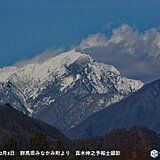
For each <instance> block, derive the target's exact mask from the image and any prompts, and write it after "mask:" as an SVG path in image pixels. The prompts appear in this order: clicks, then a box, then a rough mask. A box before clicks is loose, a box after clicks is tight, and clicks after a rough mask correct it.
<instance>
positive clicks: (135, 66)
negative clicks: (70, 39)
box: [77, 24, 160, 82]
mask: <svg viewBox="0 0 160 160" xmlns="http://www.w3.org/2000/svg"><path fill="white" fill-rule="evenodd" d="M77 48H78V49H80V50H83V51H85V52H87V53H88V54H90V55H91V56H92V57H94V58H95V59H97V60H99V61H102V62H105V63H109V64H113V65H114V66H116V67H117V68H119V70H120V71H121V72H122V73H123V74H125V75H126V76H128V77H130V78H136V79H142V80H143V81H145V82H148V81H151V80H153V79H156V78H160V72H159V69H160V32H159V30H158V29H155V28H152V29H150V30H147V31H145V32H143V33H140V32H139V31H138V30H137V29H135V28H134V27H132V26H129V25H127V24H122V25H121V26H120V27H118V28H114V29H113V30H112V34H111V36H107V35H105V34H102V33H96V34H93V35H89V36H88V37H87V38H86V39H83V40H82V41H81V43H80V45H79V46H78V47H77Z"/></svg>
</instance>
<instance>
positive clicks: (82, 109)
mask: <svg viewBox="0 0 160 160" xmlns="http://www.w3.org/2000/svg"><path fill="white" fill-rule="evenodd" d="M4 82H6V83H4ZM142 86H143V83H142V82H141V81H137V80H132V79H128V78H126V77H125V76H123V75H122V74H121V73H120V72H119V71H118V70H117V69H116V68H115V67H114V66H112V65H108V64H103V63H99V62H96V61H95V60H94V59H92V58H91V57H90V56H89V55H87V54H85V53H81V52H78V51H76V50H75V49H73V50H71V51H68V52H64V53H61V54H59V55H57V56H54V57H52V58H49V59H47V60H45V61H43V62H33V61H32V63H29V64H26V65H24V66H20V67H5V68H0V102H8V101H9V102H10V103H11V104H12V105H13V106H15V107H16V108H17V109H19V110H21V111H23V112H25V113H27V114H28V112H29V113H30V114H31V115H32V116H34V117H38V118H39V119H41V120H44V121H45V122H48V123H50V124H52V123H53V124H54V125H55V126H56V127H58V128H59V129H62V130H65V129H67V128H70V127H74V126H75V125H77V124H78V123H79V122H80V121H82V120H84V119H85V118H86V117H88V116H90V115H91V114H93V113H95V112H97V111H99V110H101V109H104V108H106V107H108V106H110V105H111V104H113V103H115V102H118V101H120V100H121V99H123V98H125V97H126V96H128V95H129V94H131V93H133V92H134V91H136V90H138V89H140V88H141V87H142ZM4 93H5V94H4ZM17 106H18V107H17ZM43 110H44V112H43ZM45 113H47V114H45Z"/></svg>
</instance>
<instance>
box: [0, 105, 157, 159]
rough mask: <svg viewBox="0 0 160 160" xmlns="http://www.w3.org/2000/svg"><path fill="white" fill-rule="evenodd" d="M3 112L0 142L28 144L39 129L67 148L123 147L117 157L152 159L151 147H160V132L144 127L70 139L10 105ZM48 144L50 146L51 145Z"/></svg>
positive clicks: (105, 149) (1, 113)
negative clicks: (8, 140)
mask: <svg viewBox="0 0 160 160" xmlns="http://www.w3.org/2000/svg"><path fill="white" fill-rule="evenodd" d="M0 115H1V116H0V131H1V134H0V146H1V144H2V143H3V141H4V140H6V139H8V138H9V137H15V138H16V140H17V141H18V147H19V149H20V150H21V149H24V148H26V147H27V145H28V142H29V140H30V138H31V137H32V136H33V135H34V134H35V133H36V132H42V133H43V134H44V135H45V136H46V138H47V141H48V143H49V144H50V145H51V146H53V144H55V140H56V139H57V137H60V139H61V142H62V145H65V146H67V147H66V148H65V149H66V150H71V151H74V150H82V151H92V150H93V151H94V150H98V151H112V150H113V151H114V150H117V151H120V152H121V154H120V156H118V157H115V156H114V157H111V158H112V159H118V160H124V159H125V160H138V159H141V160H146V159H149V160H150V159H151V157H150V151H151V150H152V149H157V150H158V149H159V145H160V136H159V135H158V134H156V133H155V132H153V131H152V130H149V129H147V128H144V127H136V128H127V129H117V130H113V131H111V132H110V133H108V134H105V135H104V136H103V137H94V138H89V139H83V140H69V139H67V138H66V137H65V136H64V135H63V134H61V133H60V132H59V131H58V130H57V129H56V128H54V127H52V126H49V125H47V124H45V123H42V122H40V121H37V120H35V119H33V118H31V117H27V116H26V115H24V114H22V113H20V112H19V111H17V110H15V109H14V108H13V107H11V106H9V105H5V106H0ZM66 144H67V145H66ZM48 147H49V148H48V149H49V150H50V149H51V148H50V146H48ZM52 149H53V148H52ZM1 158H2V157H1ZM53 158H54V157H53ZM53 158H52V159H53ZM91 158H93V157H91V156H83V157H81V158H80V159H81V160H89V159H91ZM4 159H6V157H4ZM21 159H23V157H21ZM24 159H26V158H24ZM72 159H73V157H72ZM94 159H95V160H103V159H106V157H100V156H99V157H95V158H94ZM109 159H110V158H109Z"/></svg>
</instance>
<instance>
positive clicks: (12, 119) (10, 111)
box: [0, 105, 68, 147]
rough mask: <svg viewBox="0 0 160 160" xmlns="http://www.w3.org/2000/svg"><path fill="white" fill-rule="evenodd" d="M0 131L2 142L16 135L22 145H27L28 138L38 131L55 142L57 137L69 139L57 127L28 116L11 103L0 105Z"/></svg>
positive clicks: (0, 140) (0, 141)
mask: <svg viewBox="0 0 160 160" xmlns="http://www.w3.org/2000/svg"><path fill="white" fill-rule="evenodd" d="M0 131H1V134H0V143H2V142H3V140H4V139H7V138H10V137H12V136H14V137H15V138H16V139H17V140H18V143H19V144H20V146H22V147H24V146H26V145H27V142H28V140H29V139H30V138H31V137H32V136H33V135H34V134H35V133H37V132H41V133H43V134H44V135H45V136H46V137H47V139H48V140H49V141H50V142H51V143H53V144H54V142H55V139H56V138H57V137H61V139H63V140H64V141H68V139H67V138H66V137H65V136H64V135H63V134H62V133H61V132H59V131H58V130H57V129H56V128H54V127H51V126H50V125H48V124H45V123H43V122H40V121H38V120H35V119H33V118H31V117H28V116H26V115H24V114H23V113H21V112H19V111H17V110H16V109H14V108H13V107H11V106H10V105H3V106H0Z"/></svg>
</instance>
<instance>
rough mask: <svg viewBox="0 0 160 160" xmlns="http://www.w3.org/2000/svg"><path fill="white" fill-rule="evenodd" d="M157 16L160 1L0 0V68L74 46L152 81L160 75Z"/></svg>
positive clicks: (122, 70) (159, 15)
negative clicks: (117, 40)
mask: <svg viewBox="0 0 160 160" xmlns="http://www.w3.org/2000/svg"><path fill="white" fill-rule="evenodd" d="M159 17H160V1H159V0H0V67H3V66H8V65H13V64H15V63H17V62H18V61H22V60H25V59H30V58H32V57H35V56H37V55H39V54H40V53H44V51H45V50H48V49H49V50H55V49H57V48H64V50H67V49H69V48H70V47H71V46H72V47H73V46H76V47H77V48H79V49H80V50H85V51H86V52H88V53H89V54H91V55H92V56H94V58H96V59H97V60H99V61H103V62H104V63H111V64H113V65H115V66H116V67H117V68H118V69H120V71H121V72H122V73H123V74H124V75H126V76H128V77H129V78H135V79H141V80H143V81H145V82H149V81H151V80H153V79H156V78H159V76H160V75H158V74H159V72H158V67H160V65H159V63H158V60H159V52H160V51H159V47H158V46H160V42H159V41H160V39H159V28H160V18H159ZM126 33H127V34H126ZM116 36H117V37H118V38H119V37H121V39H123V40H121V41H119V42H118V43H117V42H116V41H114V40H115V39H117V38H115V37H116ZM146 37H147V40H146V39H145V38H146ZM135 39H136V40H137V41H138V42H139V43H140V45H139V43H136V42H137V41H135ZM93 41H94V42H95V43H93ZM110 41H112V43H111V42H110ZM128 41H134V43H132V44H131V43H130V44H128V46H129V47H128V48H126V45H127V44H126V43H128ZM146 41H147V42H146ZM152 42H154V43H152ZM99 43H101V44H100V45H99ZM151 43H152V46H151V47H149V48H147V47H148V46H150V44H151ZM88 44H89V45H88ZM137 47H138V48H137ZM129 50H132V51H134V52H133V53H131V51H129ZM147 50H149V51H150V52H151V53H149V52H147ZM100 51H101V52H100ZM140 51H142V53H140V54H139V52H140ZM124 52H125V53H124ZM137 52H138V53H137ZM54 53H55V52H54ZM56 53H57V52H56ZM120 53H121V54H120ZM152 53H153V54H152ZM122 54H123V56H122ZM126 54H127V56H126ZM112 56H113V58H112ZM120 57H121V60H120ZM126 57H127V58H126ZM129 66H130V67H129ZM129 68H130V69H129ZM140 71H141V72H140ZM147 72H148V73H147Z"/></svg>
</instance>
